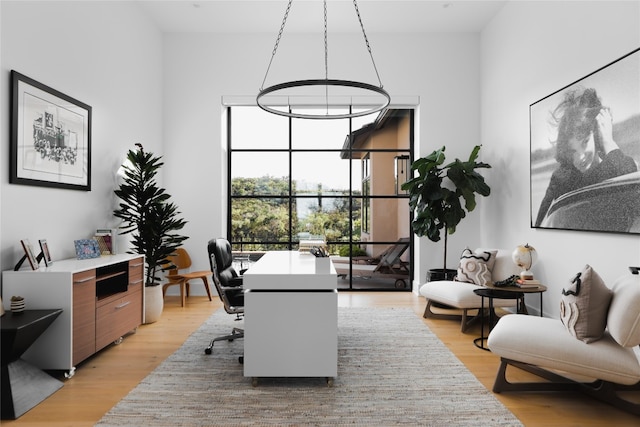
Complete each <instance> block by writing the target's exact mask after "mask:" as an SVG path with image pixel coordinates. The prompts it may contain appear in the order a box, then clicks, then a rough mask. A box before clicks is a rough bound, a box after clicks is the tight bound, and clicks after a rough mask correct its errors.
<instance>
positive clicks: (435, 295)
mask: <svg viewBox="0 0 640 427" xmlns="http://www.w3.org/2000/svg"><path fill="white" fill-rule="evenodd" d="M480 288H482V287H481V286H478V285H474V284H473V283H466V282H455V281H451V280H439V281H436V282H427V283H425V284H424V285H422V287H421V288H420V295H422V296H423V297H425V298H426V299H428V300H431V301H435V302H439V303H441V304H446V305H448V306H450V307H455V308H460V309H468V308H480V307H481V306H482V297H481V296H479V295H476V294H475V293H474V292H473V290H474V289H480ZM485 304H486V302H485ZM516 304H517V301H516V300H512V299H498V298H496V299H494V300H493V305H494V306H495V307H515V306H516Z"/></svg>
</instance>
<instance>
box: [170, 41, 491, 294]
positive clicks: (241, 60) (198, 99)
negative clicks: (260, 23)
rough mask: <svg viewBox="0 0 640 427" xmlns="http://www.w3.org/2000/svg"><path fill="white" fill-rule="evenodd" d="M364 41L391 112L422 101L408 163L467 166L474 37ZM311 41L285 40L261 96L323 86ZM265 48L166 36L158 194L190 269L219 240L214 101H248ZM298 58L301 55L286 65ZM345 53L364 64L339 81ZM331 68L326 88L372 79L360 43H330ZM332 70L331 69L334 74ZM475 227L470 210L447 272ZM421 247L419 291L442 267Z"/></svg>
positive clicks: (475, 112) (438, 248) (222, 220)
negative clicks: (180, 228) (176, 218)
mask: <svg viewBox="0 0 640 427" xmlns="http://www.w3.org/2000/svg"><path fill="white" fill-rule="evenodd" d="M368 36H369V40H370V43H371V46H372V49H373V54H374V58H375V61H376V65H377V67H378V70H379V72H380V76H381V80H382V83H383V85H384V87H385V89H386V90H387V91H388V92H389V93H390V94H391V97H392V103H393V102H394V100H396V99H403V97H419V99H420V108H419V114H418V115H417V126H416V127H417V128H418V129H419V134H418V138H417V141H419V144H420V148H419V149H418V150H417V152H416V155H418V156H420V155H426V154H428V153H429V152H431V151H432V150H433V149H435V148H439V147H440V146H442V145H446V146H447V153H448V155H449V156H451V159H452V160H453V158H455V157H467V156H468V155H469V152H470V150H471V148H472V147H473V146H474V145H475V144H478V143H479V141H480V127H479V126H480V116H479V104H480V98H479V64H480V63H479V35H478V34H446V35H445V34H430V35H425V34H406V35H391V34H370V35H368ZM312 40H313V38H312V37H311V36H309V35H303V34H287V35H286V45H285V46H286V49H282V51H281V50H280V48H279V50H278V53H277V55H276V61H283V62H284V64H285V66H284V67H283V66H281V64H277V65H276V66H274V68H272V70H271V71H270V73H269V80H268V81H267V86H268V85H270V84H274V83H277V82H281V81H284V80H285V79H301V78H313V77H315V78H322V77H323V76H324V74H323V72H324V67H323V64H322V59H323V57H322V51H319V52H318V55H319V56H318V58H315V57H313V55H310V54H308V50H309V46H310V45H311V43H312ZM273 42H274V35H273V34H269V35H265V34H224V35H220V34H206V35H203V34H167V35H166V36H165V59H164V71H165V87H164V92H165V98H164V116H165V117H166V118H167V120H166V121H165V127H164V132H165V154H166V157H167V159H170V160H168V162H167V168H166V171H165V174H166V175H165V177H166V183H167V184H166V186H167V189H168V190H169V191H170V192H171V193H172V194H174V195H175V197H176V202H177V204H178V205H179V206H180V207H181V209H182V210H183V212H184V213H185V216H186V218H187V219H188V220H189V224H188V225H187V227H186V229H185V230H186V232H185V234H187V235H190V236H191V238H190V239H189V240H188V241H187V242H186V246H187V249H188V250H189V252H190V253H191V255H192V257H193V258H194V263H195V264H196V265H200V266H205V265H207V264H206V263H207V260H206V252H205V249H204V248H205V246H206V242H207V241H208V239H210V238H213V237H219V236H226V211H225V208H226V193H225V190H226V187H225V185H226V184H225V181H226V171H225V168H226V153H225V152H224V150H223V148H222V147H224V146H226V140H224V139H223V135H222V134H223V130H222V128H221V114H222V106H221V98H222V97H223V96H228V97H232V96H238V97H255V95H256V94H257V92H258V89H259V88H260V85H261V84H262V81H263V78H264V73H265V70H266V66H267V63H268V60H269V58H270V56H271V51H272V49H273ZM283 45H284V42H283V44H282V45H281V47H282V46H283ZM296 49H297V50H298V51H299V52H301V53H305V52H307V54H306V55H305V56H304V57H301V55H300V54H298V55H297V56H293V57H292V56H287V55H288V54H289V51H296ZM349 52H354V55H357V54H360V53H362V52H364V53H365V58H364V59H363V60H360V61H356V62H355V63H353V62H350V63H349V69H348V70H347V71H348V73H346V74H345V75H342V74H339V73H340V71H342V70H340V69H339V67H340V64H341V63H343V62H345V63H346V62H347V60H348V59H349V56H350V54H349ZM281 58H282V59H281ZM329 58H330V66H329V69H330V77H332V78H347V79H349V78H355V79H357V78H358V77H359V75H362V76H364V77H362V79H365V80H366V79H367V77H370V76H369V74H368V73H371V62H370V60H368V57H366V50H365V46H364V44H363V42H362V37H361V35H358V34H356V35H336V36H335V39H334V41H333V42H330V48H329ZM315 59H319V63H315V62H314V60H315ZM310 64H311V65H310ZM331 64H336V67H337V69H336V70H335V74H333V73H334V71H332V70H333V68H332V65H331ZM314 66H316V68H315V69H314V68H313V67H314ZM313 71H315V74H313ZM374 78H375V77H374ZM367 81H370V82H373V83H375V80H373V81H372V80H367ZM479 220H480V212H479V210H478V211H477V212H474V213H472V214H471V215H470V216H469V220H468V221H467V222H466V223H465V224H463V225H462V226H461V227H460V228H459V232H458V233H457V234H456V235H454V236H453V238H451V239H450V242H449V254H450V258H449V260H450V262H449V264H450V265H451V264H454V265H455V263H456V262H457V256H458V254H459V253H460V251H461V250H462V249H463V248H464V246H465V245H467V244H468V245H471V246H476V245H477V244H479V243H480V233H479V231H477V230H478V229H479V227H478V226H477V224H478V223H479ZM420 240H421V241H420V243H419V251H418V256H417V257H416V267H417V270H418V272H417V275H416V277H417V278H418V281H417V282H418V283H421V282H423V281H424V277H425V275H426V269H428V268H439V267H441V264H442V242H440V243H433V242H431V241H429V240H427V239H426V238H423V239H420Z"/></svg>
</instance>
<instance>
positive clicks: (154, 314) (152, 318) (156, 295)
mask: <svg viewBox="0 0 640 427" xmlns="http://www.w3.org/2000/svg"><path fill="white" fill-rule="evenodd" d="M163 308H164V298H163V297H162V286H161V285H158V286H145V288H144V323H145V325H147V324H149V323H154V322H157V321H158V320H159V319H160V315H161V314H162V309H163Z"/></svg>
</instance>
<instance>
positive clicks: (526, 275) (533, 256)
mask: <svg viewBox="0 0 640 427" xmlns="http://www.w3.org/2000/svg"><path fill="white" fill-rule="evenodd" d="M511 259H513V262H515V263H516V265H517V266H518V267H520V268H521V269H522V271H521V272H520V279H522V280H533V273H532V272H531V267H532V266H533V264H535V263H536V261H537V260H538V253H537V252H536V249H535V248H534V247H533V246H531V245H529V244H528V243H526V244H524V245H519V246H518V247H517V248H516V249H515V250H514V251H513V253H512V254H511Z"/></svg>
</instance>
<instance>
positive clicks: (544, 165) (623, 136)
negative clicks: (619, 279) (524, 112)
mask: <svg viewBox="0 0 640 427" xmlns="http://www.w3.org/2000/svg"><path fill="white" fill-rule="evenodd" d="M529 120H530V137H531V141H530V143H531V169H530V171H531V181H530V182H531V226H532V227H534V228H555V229H564V230H588V231H606V232H616V233H640V172H639V169H638V165H639V164H640V49H636V50H634V51H633V52H631V53H628V54H627V55H625V56H623V57H622V58H619V59H617V60H615V61H614V62H611V63H610V64H608V65H605V66H604V67H602V68H600V69H598V70H596V71H594V72H593V73H591V74H589V75H587V76H586V77H583V78H581V79H580V80H577V81H576V82H574V83H571V84H570V85H568V86H565V87H563V88H562V89H560V90H558V91H556V92H554V93H552V94H551V95H548V96H546V97H545V98H542V99H541V100H539V101H537V102H534V103H533V104H531V105H530V107H529Z"/></svg>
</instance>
